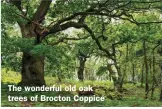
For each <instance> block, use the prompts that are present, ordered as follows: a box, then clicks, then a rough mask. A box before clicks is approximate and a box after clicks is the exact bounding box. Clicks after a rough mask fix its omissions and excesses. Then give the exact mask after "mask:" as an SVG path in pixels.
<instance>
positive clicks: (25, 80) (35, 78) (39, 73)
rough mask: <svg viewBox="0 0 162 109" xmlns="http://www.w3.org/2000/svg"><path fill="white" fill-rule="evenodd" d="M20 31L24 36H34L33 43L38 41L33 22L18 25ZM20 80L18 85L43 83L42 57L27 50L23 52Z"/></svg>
mask: <svg viewBox="0 0 162 109" xmlns="http://www.w3.org/2000/svg"><path fill="white" fill-rule="evenodd" d="M20 28H21V33H22V36H23V37H24V38H31V37H35V40H36V41H35V44H33V46H35V45H38V44H39V43H40V41H39V39H38V38H37V37H38V36H37V33H36V31H35V26H34V25H33V24H26V25H20ZM21 76H22V79H21V82H20V83H19V85H33V86H34V85H37V86H40V85H45V80H44V57H43V56H34V55H33V54H31V53H30V50H29V51H24V52H23V57H22V70H21Z"/></svg>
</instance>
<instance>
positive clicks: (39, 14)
mask: <svg viewBox="0 0 162 109" xmlns="http://www.w3.org/2000/svg"><path fill="white" fill-rule="evenodd" d="M51 2H52V0H42V1H41V3H40V5H39V7H38V9H37V11H36V13H35V14H34V16H33V19H32V20H33V21H37V22H38V23H41V22H42V21H43V20H44V18H45V15H46V14H47V11H48V9H49V7H50V4H51Z"/></svg>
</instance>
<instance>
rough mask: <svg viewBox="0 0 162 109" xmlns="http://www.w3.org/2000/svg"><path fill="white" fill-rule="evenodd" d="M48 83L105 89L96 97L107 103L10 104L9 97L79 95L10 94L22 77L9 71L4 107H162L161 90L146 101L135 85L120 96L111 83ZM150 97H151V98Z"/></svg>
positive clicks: (49, 82)
mask: <svg viewBox="0 0 162 109" xmlns="http://www.w3.org/2000/svg"><path fill="white" fill-rule="evenodd" d="M45 79H46V83H47V85H48V86H51V85H62V87H64V86H67V85H76V86H77V87H80V86H87V85H91V86H95V87H99V86H101V87H104V88H105V89H106V91H103V90H102V89H98V90H97V91H96V93H95V94H96V95H98V96H100V95H102V96H105V98H106V99H105V101H102V102H91V103H84V102H81V101H80V102H76V101H73V100H71V101H68V102H56V101H55V102H54V101H48V102H47V101H46V102H41V101H37V102H31V101H27V102H20V101H19V102H11V101H10V102H9V101H8V98H7V97H8V95H12V96H27V97H30V96H34V95H42V94H43V95H46V96H57V95H63V96H70V97H73V96H74V95H76V94H77V92H25V91H21V92H9V91H8V84H17V83H18V82H19V81H20V75H19V74H17V73H15V72H12V71H9V72H8V73H4V72H3V71H2V84H1V88H2V90H1V91H2V93H1V94H2V95H1V105H2V106H3V107H20V106H25V107H64V106H67V107H123V106H124V107H143V106H147V107H150V106H156V107H159V106H162V102H159V101H158V98H159V90H158V89H156V90H155V94H154V98H153V100H151V99H150V98H149V99H144V88H140V87H138V86H139V84H137V85H133V84H124V88H125V89H126V91H125V92H123V93H122V94H119V93H118V92H114V91H113V90H112V88H113V84H112V83H111V82H109V81H85V82H78V81H74V80H63V81H62V82H61V83H60V82H58V80H57V79H56V78H53V77H46V78H45ZM118 95H119V96H122V97H121V99H118V98H119V97H118ZM149 97H150V96H149Z"/></svg>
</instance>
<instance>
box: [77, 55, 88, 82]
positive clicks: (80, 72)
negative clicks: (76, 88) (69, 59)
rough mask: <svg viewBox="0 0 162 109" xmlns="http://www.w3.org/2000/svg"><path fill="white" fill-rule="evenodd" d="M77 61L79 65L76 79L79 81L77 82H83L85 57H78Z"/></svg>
mask: <svg viewBox="0 0 162 109" xmlns="http://www.w3.org/2000/svg"><path fill="white" fill-rule="evenodd" d="M79 61H80V65H79V69H78V79H79V81H83V80H84V74H83V73H84V67H85V62H86V57H84V56H80V58H79Z"/></svg>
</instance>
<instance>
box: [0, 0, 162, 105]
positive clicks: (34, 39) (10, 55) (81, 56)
mask: <svg viewBox="0 0 162 109" xmlns="http://www.w3.org/2000/svg"><path fill="white" fill-rule="evenodd" d="M1 4H2V7H1V10H2V15H1V16H2V24H1V26H2V31H1V35H2V36H1V43H2V46H1V48H2V50H1V56H2V57H1V60H2V63H1V65H2V80H1V82H2V106H162V24H161V23H162V1H161V0H52V1H51V0H42V1H41V0H2V1H1ZM8 84H16V85H20V86H26V85H29V86H42V85H47V86H50V85H54V84H55V85H62V86H63V87H64V86H67V85H75V84H76V85H77V87H79V86H87V85H91V86H93V87H94V89H95V90H94V92H91V93H89V92H66V93H65V92H58V93H56V92H47V93H45V92H41V93H40V92H39V93H38V92H35V93H38V94H42V93H43V94H47V95H50V96H55V95H58V94H61V95H70V96H73V95H74V94H77V93H83V94H84V96H89V94H95V95H97V96H105V97H106V100H105V101H104V102H93V103H82V102H74V101H71V102H57V103H55V102H30V101H27V102H8V101H7V95H9V94H12V95H27V96H31V95H33V93H30V92H19V93H18V92H8V91H7V85H8ZM6 92H7V93H6Z"/></svg>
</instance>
